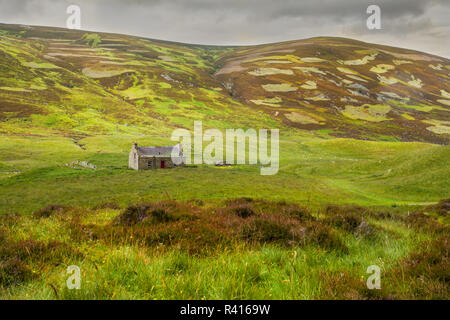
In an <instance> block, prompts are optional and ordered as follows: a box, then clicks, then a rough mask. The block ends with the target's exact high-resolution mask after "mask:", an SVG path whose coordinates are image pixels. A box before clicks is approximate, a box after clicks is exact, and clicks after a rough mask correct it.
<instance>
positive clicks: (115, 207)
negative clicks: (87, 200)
mask: <svg viewBox="0 0 450 320" xmlns="http://www.w3.org/2000/svg"><path fill="white" fill-rule="evenodd" d="M92 209H94V210H101V209H111V210H120V209H121V207H120V206H119V205H118V204H117V203H114V202H105V203H101V204H98V205H96V206H94V207H92Z"/></svg>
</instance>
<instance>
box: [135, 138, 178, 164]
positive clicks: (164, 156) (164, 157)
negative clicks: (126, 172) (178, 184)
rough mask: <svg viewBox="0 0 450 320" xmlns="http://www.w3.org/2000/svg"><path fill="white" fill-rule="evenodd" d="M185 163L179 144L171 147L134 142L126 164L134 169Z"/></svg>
mask: <svg viewBox="0 0 450 320" xmlns="http://www.w3.org/2000/svg"><path fill="white" fill-rule="evenodd" d="M174 155H176V156H174ZM185 163H186V161H185V157H184V154H183V148H182V147H181V144H177V145H175V146H173V147H138V145H137V143H136V142H135V143H133V147H132V148H131V151H130V156H129V158H128V166H129V167H130V168H131V169H134V170H147V169H165V168H173V167H176V166H177V165H178V166H184V164H185Z"/></svg>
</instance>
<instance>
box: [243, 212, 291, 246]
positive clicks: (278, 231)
mask: <svg viewBox="0 0 450 320" xmlns="http://www.w3.org/2000/svg"><path fill="white" fill-rule="evenodd" d="M241 233H242V237H243V238H244V239H246V240H250V241H256V242H261V243H266V242H279V243H287V241H289V240H291V239H292V237H293V236H292V234H291V232H290V230H289V227H288V226H286V225H283V224H281V223H279V222H276V221H271V220H268V219H265V218H257V219H253V220H252V221H251V222H250V223H248V224H245V225H244V226H243V227H242V230H241Z"/></svg>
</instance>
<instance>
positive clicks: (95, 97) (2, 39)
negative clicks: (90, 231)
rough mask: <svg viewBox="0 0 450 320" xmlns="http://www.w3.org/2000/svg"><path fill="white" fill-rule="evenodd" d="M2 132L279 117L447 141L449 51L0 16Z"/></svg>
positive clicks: (286, 123) (272, 123) (291, 123)
mask: <svg viewBox="0 0 450 320" xmlns="http://www.w3.org/2000/svg"><path fill="white" fill-rule="evenodd" d="M0 57H1V59H0V70H1V74H0V133H1V134H6V135H32V136H65V137H73V138H74V139H80V138H83V137H87V136H92V135H112V134H129V135H148V134H152V135H167V134H168V133H170V132H171V131H172V130H173V129H174V128H177V127H186V128H192V123H193V121H194V120H203V121H204V125H205V126H208V127H216V128H226V127H235V128H236V127H254V128H261V127H279V128H283V130H285V131H289V132H297V133H301V132H303V133H304V132H307V134H308V135H310V134H311V135H314V136H318V137H347V138H356V139H362V140H385V141H397V140H400V141H421V142H431V143H438V144H448V142H449V140H450V139H449V138H450V112H449V111H450V81H449V79H450V60H448V59H445V58H442V57H438V56H433V55H429V54H425V53H421V52H416V51H411V50H406V49H399V48H392V47H387V46H381V45H376V44H370V43H365V42H360V41H355V40H351V39H344V38H330V37H319V38H311V39H306V40H299V41H290V42H283V43H275V44H267V45H259V46H247V47H218V46H200V45H188V44H181V43H173V42H167V41H160V40H150V39H144V38H140V37H133V36H126V35H118V34H104V33H92V32H85V31H76V30H66V29H59V28H50V27H34V26H23V25H4V24H0Z"/></svg>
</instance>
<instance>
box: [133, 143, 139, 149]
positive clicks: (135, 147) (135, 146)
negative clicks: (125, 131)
mask: <svg viewBox="0 0 450 320" xmlns="http://www.w3.org/2000/svg"><path fill="white" fill-rule="evenodd" d="M137 146H138V144H137V142H136V141H135V142H134V143H133V149H136V150H137Z"/></svg>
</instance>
